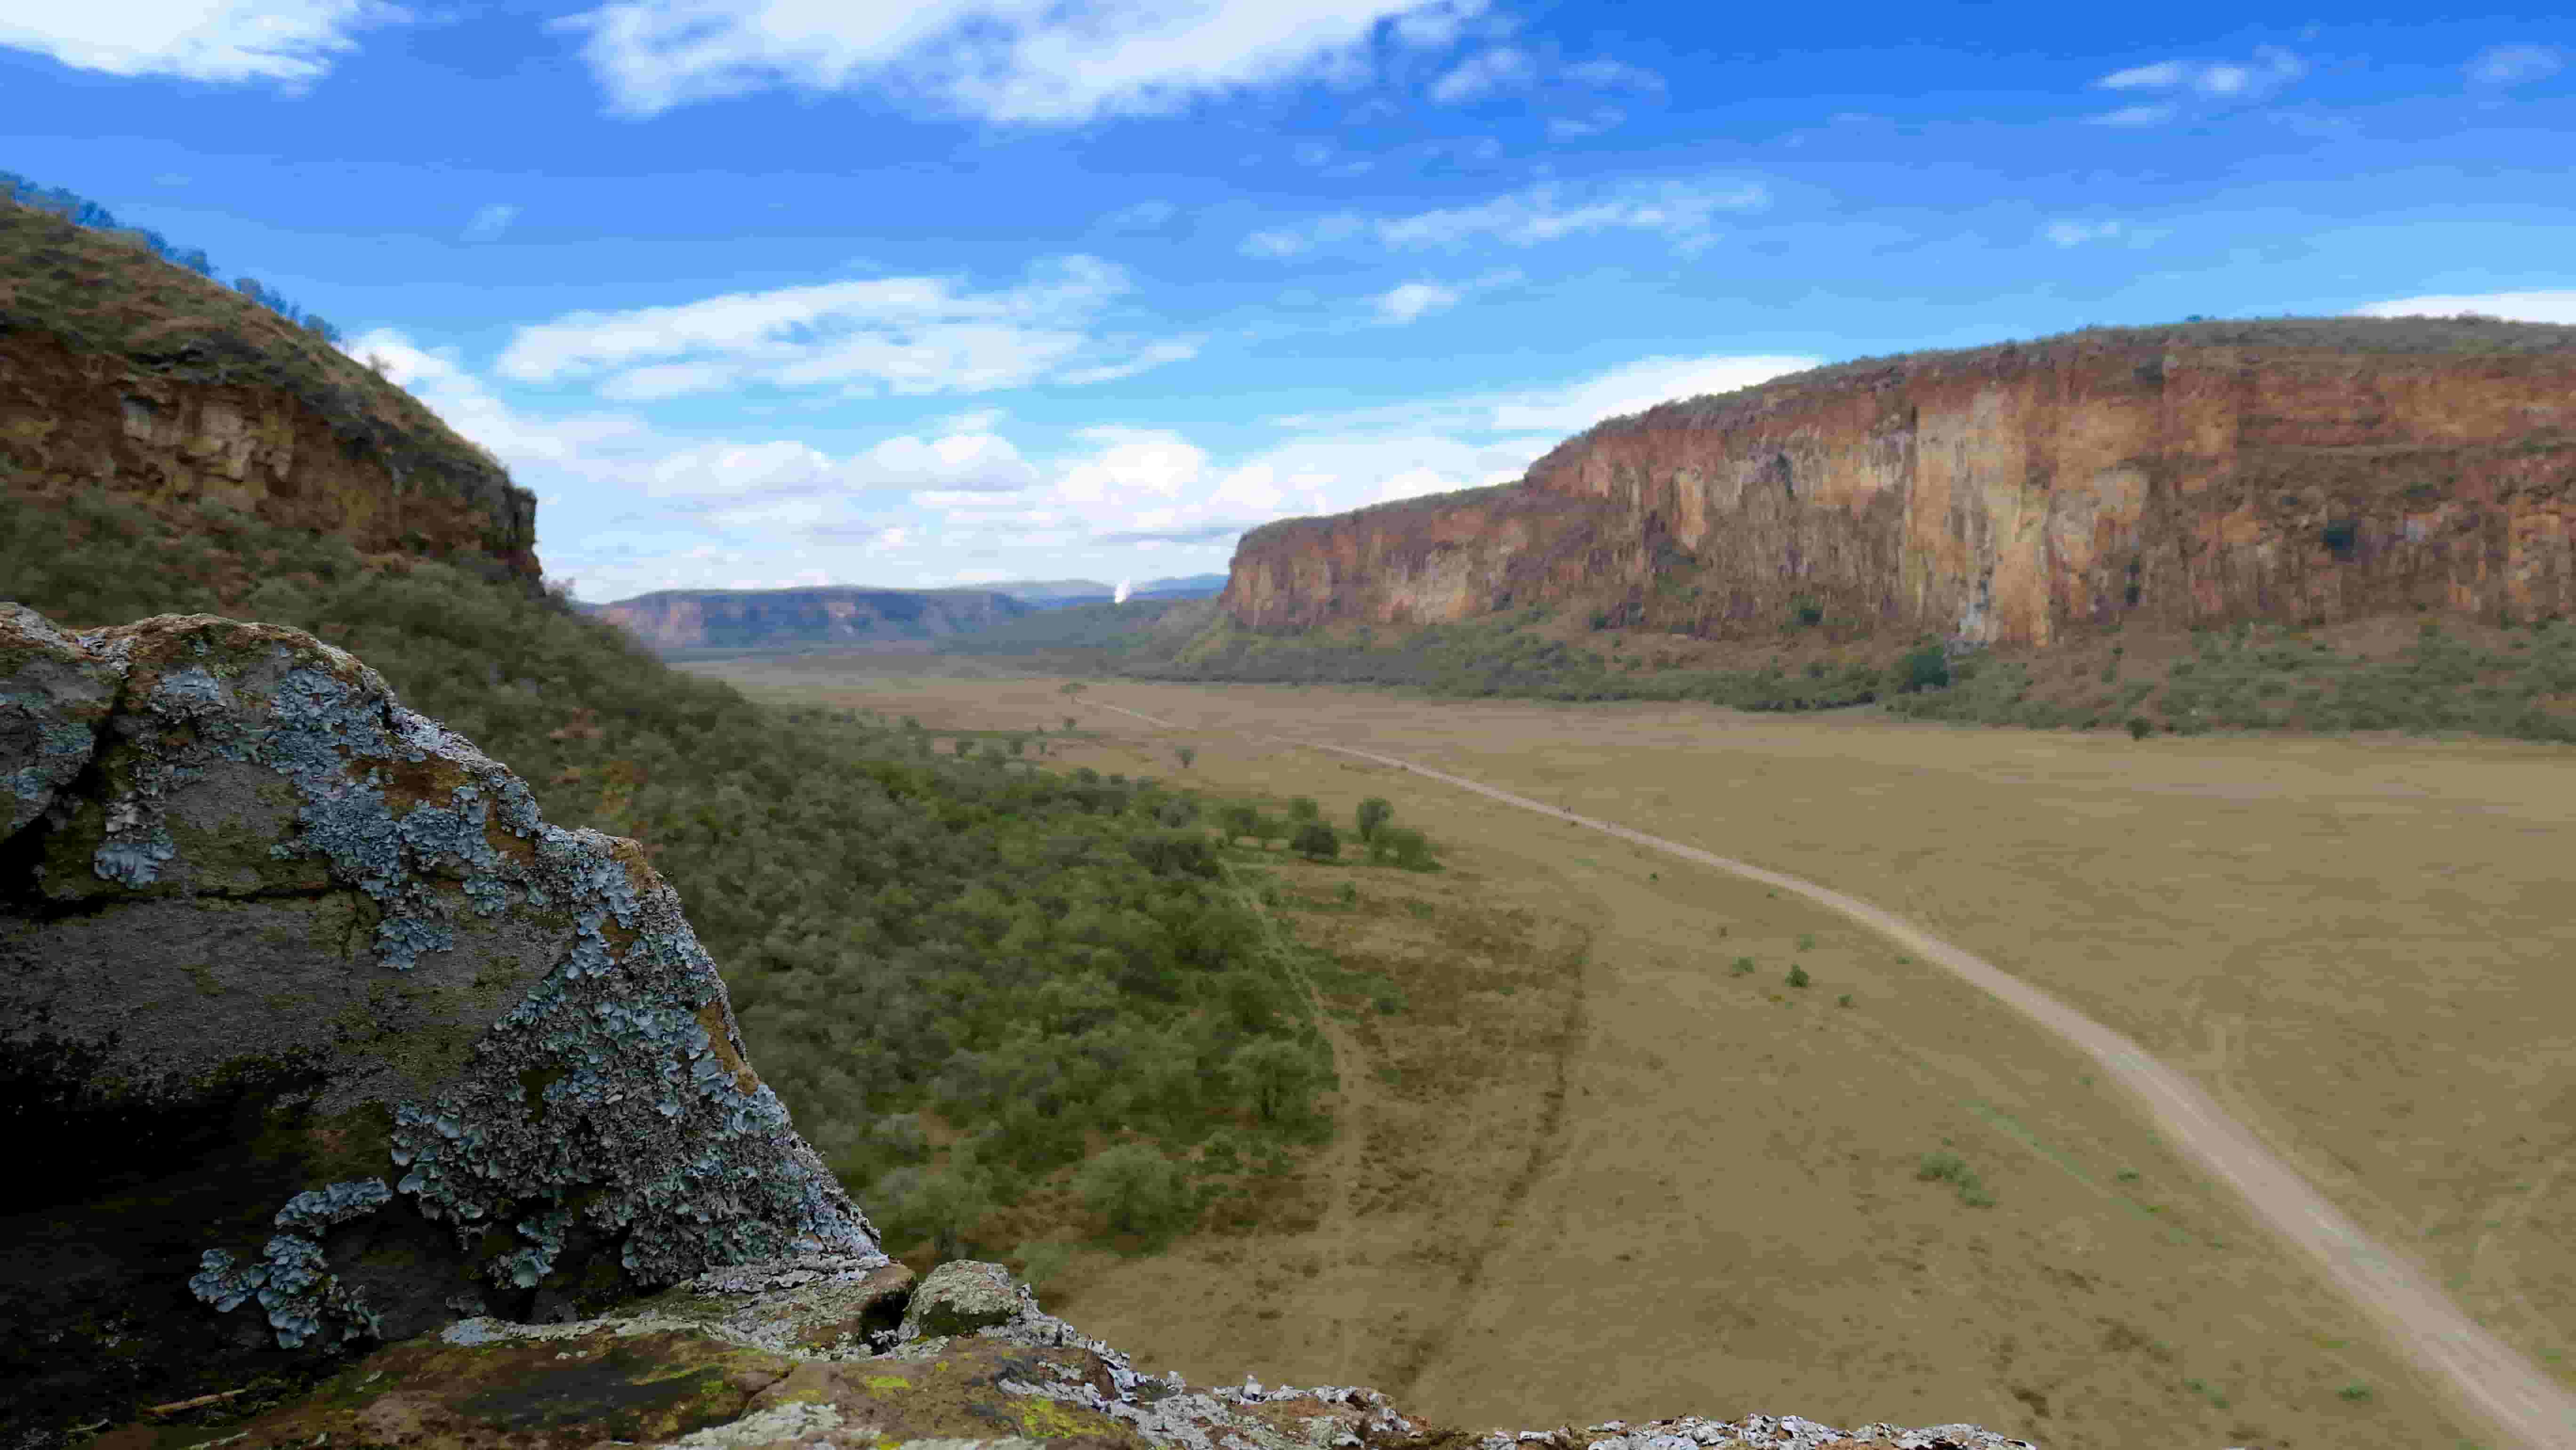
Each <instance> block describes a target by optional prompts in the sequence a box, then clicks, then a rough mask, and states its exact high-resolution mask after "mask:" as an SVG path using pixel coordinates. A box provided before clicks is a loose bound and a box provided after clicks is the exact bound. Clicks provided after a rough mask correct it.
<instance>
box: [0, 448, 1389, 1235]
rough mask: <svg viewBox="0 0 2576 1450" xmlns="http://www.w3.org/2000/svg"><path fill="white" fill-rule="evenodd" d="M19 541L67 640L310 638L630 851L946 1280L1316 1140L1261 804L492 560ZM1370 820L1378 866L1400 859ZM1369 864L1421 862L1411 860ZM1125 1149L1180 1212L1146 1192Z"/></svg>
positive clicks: (1300, 1008)
mask: <svg viewBox="0 0 2576 1450" xmlns="http://www.w3.org/2000/svg"><path fill="white" fill-rule="evenodd" d="M12 519H13V522H18V521H24V522H26V523H29V524H31V525H33V526H32V527H24V528H17V529H12V530H9V531H6V533H5V535H0V580H6V581H8V582H7V585H6V589H7V594H8V597H10V598H13V599H16V600H18V601H19V602H22V603H24V604H26V605H28V606H30V607H32V608H34V609H37V610H39V611H40V612H43V613H44V614H46V615H48V616H49V617H51V618H53V619H55V620H56V621H57V622H59V623H61V624H64V625H67V626H71V627H74V628H88V627H95V626H99V625H105V624H118V623H123V622H126V621H128V620H131V619H135V618H139V617H143V616H147V615H151V614H158V613H167V612H209V613H220V614H226V615H229V616H231V617H233V618H242V619H257V620H263V621H268V622H273V623H278V624H287V625H294V626H297V627H300V628H303V629H307V630H310V631H312V632H314V633H315V634H317V635H319V636H321V637H322V638H324V639H327V640H330V641H331V642H333V643H336V644H339V645H341V646H343V647H344V648H346V649H348V650H350V651H352V652H353V653H355V654H356V655H357V656H358V657H359V658H361V659H363V660H365V661H366V662H367V663H368V664H369V665H371V666H373V667H375V668H376V669H377V670H378V671H380V672H381V673H382V674H383V675H384V676H385V678H386V679H387V680H388V681H389V682H390V683H391V684H392V685H393V687H394V688H395V690H397V691H398V692H399V693H400V694H401V696H402V698H403V700H404V701H405V703H407V704H409V705H411V706H412V707H413V708H415V709H418V710H421V711H422V712H424V713H426V714H429V715H431V716H434V717H436V718H438V719H440V720H442V721H444V722H445V723H446V724H447V725H448V726H450V727H451V728H453V729H455V730H457V731H459V732H460V733H462V734H464V735H465V736H466V737H467V738H469V739H471V740H473V741H474V742H475V743H476V744H477V745H478V746H479V747H481V748H482V749H483V750H484V751H486V752H487V753H489V754H491V755H492V756H493V757H494V758H495V759H498V760H500V761H502V762H504V763H506V764H507V765H508V766H509V767H510V768H511V769H512V770H513V771H515V772H517V773H518V774H519V775H520V777H521V778H523V779H524V780H526V781H527V783H528V785H529V787H530V788H531V789H532V790H533V791H535V793H536V794H537V797H538V799H539V801H540V803H541V805H542V806H543V808H544V810H545V813H546V816H547V818H548V819H549V820H551V821H554V822H556V823H557V824H560V825H564V826H592V827H596V828H598V829H601V830H604V831H608V832H611V833H614V834H618V835H626V836H633V837H636V838H638V839H640V840H642V841H643V842H645V844H646V847H647V849H648V850H649V851H650V852H651V853H652V855H653V859H654V861H655V864H656V865H657V866H658V868H659V869H660V870H661V871H662V872H663V874H664V875H665V876H666V877H667V878H668V879H669V880H670V881H671V882H672V884H673V885H674V886H676V887H677V888H678V889H679V891H680V893H681V895H682V897H683V899H684V900H685V901H686V903H687V907H688V913H689V918H690V921H691V923H692V924H693V925H694V926H695V928H696V930H697V932H698V934H699V936H700V938H701V939H702V940H703V941H704V942H705V944H706V946H707V948H708V950H709V951H710V952H711V953H712V954H713V955H714V957H715V959H716V961H717V963H718V965H719V967H720V969H721V970H722V972H723V974H724V978H725V981H726V983H727V985H728V987H729V989H730V991H731V993H732V996H733V1002H734V1007H735V1010H736V1012H737V1013H738V1014H739V1017H740V1020H741V1023H742V1029H743V1034H744V1037H745V1039H746V1042H747V1045H748V1046H749V1048H750V1050H751V1055H752V1060H753V1062H754V1064H755V1065H756V1066H757V1067H758V1069H759V1071H760V1072H761V1075H762V1076H763V1077H764V1078H765V1079H766V1080H767V1081H769V1082H770V1084H771V1085H772V1086H773V1087H774V1088H775V1089H776V1090H777V1091H778V1093H779V1095H780V1096H781V1098H783V1099H784V1100H785V1101H786V1103H787V1104H788V1106H789V1108H790V1110H791V1111H792V1112H793V1113H794V1114H795V1118H796V1124H797V1127H798V1129H799V1130H800V1131H801V1132H803V1133H804V1134H805V1135H806V1137H807V1138H808V1139H809V1140H810V1141H812V1142H813V1143H814V1144H815V1146H816V1147H817V1148H818V1149H819V1150H821V1151H822V1152H823V1153H824V1154H825V1156H826V1158H827V1160H828V1161H829V1162H830V1163H831V1164H832V1166H833V1167H834V1169H835V1170H836V1171H837V1172H838V1173H839V1174H840V1176H841V1177H842V1179H843V1181H844V1182H845V1183H847V1184H848V1185H849V1186H850V1188H851V1189H852V1190H853V1192H855V1193H857V1194H858V1195H859V1197H860V1199H861V1202H862V1203H864V1204H865V1205H866V1206H867V1207H868V1209H869V1211H870V1213H871V1215H872V1216H874V1217H876V1218H877V1219H878V1220H879V1222H880V1225H881V1226H883V1227H885V1228H887V1229H888V1230H889V1232H890V1234H892V1235H893V1236H894V1238H895V1240H896V1242H897V1244H898V1245H900V1244H902V1243H906V1242H911V1241H913V1240H912V1238H910V1237H907V1236H913V1235H917V1236H927V1237H932V1238H934V1239H939V1240H941V1241H942V1242H943V1244H944V1247H945V1249H946V1250H947V1251H951V1252H953V1251H955V1250H956V1248H957V1246H958V1244H959V1243H960V1242H962V1240H961V1239H960V1237H959V1236H960V1235H963V1234H966V1233H968V1232H970V1231H971V1228H972V1225H973V1223H974V1222H975V1220H976V1219H977V1218H979V1217H981V1215H982V1211H983V1210H984V1209H986V1208H989V1207H991V1206H992V1205H995V1204H1007V1203H1009V1202H1011V1201H1013V1200H1014V1199H1015V1198H1017V1197H1018V1196H1019V1195H1021V1194H1022V1193H1024V1192H1025V1191H1027V1190H1028V1189H1029V1188H1030V1187H1031V1186H1032V1185H1034V1184H1036V1183H1038V1182H1039V1181H1041V1180H1042V1179H1046V1178H1047V1177H1049V1176H1050V1175H1055V1174H1058V1173H1060V1172H1061V1171H1062V1170H1066V1169H1068V1168H1070V1167H1072V1166H1073V1165H1076V1164H1078V1163H1079V1162H1081V1161H1082V1160H1084V1159H1086V1158H1088V1157H1091V1156H1094V1155H1096V1154H1098V1153H1100V1152H1101V1151H1102V1150H1103V1149H1106V1148H1109V1147H1113V1146H1116V1145H1118V1144H1122V1143H1124V1144H1129V1145H1133V1151H1128V1152H1126V1153H1125V1156H1124V1157H1122V1158H1120V1159H1119V1160H1118V1161H1119V1162H1120V1163H1122V1164H1128V1165H1129V1167H1126V1168H1120V1169H1118V1170H1116V1172H1118V1173H1124V1174H1128V1175H1129V1177H1128V1178H1121V1179H1119V1180H1118V1182H1120V1183H1122V1184H1127V1185H1128V1186H1125V1187H1119V1188H1116V1189H1114V1190H1113V1189H1111V1188H1100V1189H1099V1191H1098V1193H1097V1194H1094V1193H1093V1190H1092V1189H1091V1188H1084V1189H1082V1193H1083V1195H1085V1198H1084V1201H1086V1202H1089V1201H1091V1200H1092V1199H1093V1198H1095V1197H1096V1198H1097V1199H1098V1201H1099V1202H1101V1203H1104V1204H1108V1205H1110V1206H1111V1207H1110V1208H1109V1209H1104V1210H1103V1212H1104V1213H1106V1214H1107V1215H1108V1216H1109V1217H1112V1218H1116V1219H1118V1220H1119V1221H1121V1222H1127V1223H1134V1222H1138V1221H1139V1216H1140V1215H1141V1216H1142V1218H1143V1219H1149V1220H1153V1221H1155V1222H1157V1223H1162V1224H1164V1226H1166V1227H1169V1226H1172V1225H1173V1224H1176V1223H1178V1222H1181V1221H1183V1220H1180V1219H1175V1218H1173V1215H1174V1214H1176V1213H1178V1212H1179V1210H1177V1209H1175V1208H1173V1206H1172V1205H1173V1204H1175V1203H1184V1204H1185V1205H1186V1206H1188V1207H1189V1208H1191V1209H1192V1211H1195V1208H1196V1207H1197V1205H1199V1204H1201V1203H1203V1202H1205V1201H1206V1200H1207V1199H1208V1197H1209V1196H1211V1195H1212V1194H1214V1193H1217V1192H1222V1191H1225V1189H1226V1187H1227V1180H1228V1177H1229V1175H1234V1174H1241V1173H1249V1172H1258V1171H1262V1170H1263V1169H1265V1168H1267V1169H1271V1170H1277V1169H1279V1168H1282V1167H1284V1166H1285V1165H1286V1162H1287V1155H1288V1154H1290V1153H1291V1151H1292V1150H1293V1149H1294V1148H1295V1147H1296V1146H1297V1145H1299V1144H1303V1143H1311V1142H1314V1141H1318V1140H1319V1139H1320V1138H1322V1137H1324V1136H1326V1135H1328V1134H1329V1132H1330V1123H1329V1121H1328V1120H1327V1119H1326V1118H1324V1117H1323V1116H1322V1115H1321V1114H1320V1113H1319V1112H1318V1110H1317V1104H1318V1098H1319V1095H1320V1094H1321V1093H1323V1092H1325V1091H1327V1090H1329V1089H1330V1088H1331V1087H1332V1086H1333V1084H1334V1082H1335V1078H1334V1076H1333V1067H1332V1061H1331V1054H1330V1051H1329V1048H1328V1046H1327V1044H1326V1043H1325V1041H1324V1039H1323V1037H1322V1036H1321V1034H1320V1033H1319V1032H1317V1030H1316V1029H1315V1026H1314V1023H1313V1021H1312V1016H1311V1003H1310V1000H1309V997H1308V994H1307V992H1306V991H1305V989H1304V986H1303V982H1304V976H1303V974H1304V972H1305V971H1306V970H1307V968H1308V967H1310V966H1312V965H1314V963H1315V959H1316V954H1315V953H1313V952H1312V951H1311V950H1310V949H1308V948H1306V947H1303V946H1300V945H1299V944H1297V943H1296V942H1295V941H1294V939H1293V936H1291V935H1290V934H1289V932H1288V930H1287V928H1286V927H1285V926H1284V924H1283V923H1281V922H1278V921H1273V920H1269V919H1268V918H1267V914H1266V913H1265V911H1264V909H1263V905H1262V902H1261V900H1260V897H1259V894H1258V893H1257V892H1255V891H1253V890H1251V889H1248V888H1247V887H1246V886H1245V885H1243V884H1242V883H1241V882H1239V881H1238V880H1237V879H1236V877H1235V871H1234V868H1233V867H1232V866H1231V865H1230V864H1229V861H1228V854H1227V848H1225V847H1224V846H1223V844H1222V842H1221V841H1220V839H1219V836H1218V833H1217V830H1216V829H1215V828H1212V826H1211V825H1210V824H1209V823H1208V822H1209V820H1210V818H1212V817H1214V816H1217V815H1223V816H1225V817H1227V818H1229V819H1232V818H1234V817H1236V816H1237V815H1238V814H1239V813H1240V811H1242V810H1244V809H1249V810H1250V811H1251V813H1252V814H1253V815H1254V816H1256V817H1261V818H1263V819H1264V820H1267V818H1268V813H1267V812H1266V810H1265V809H1263V808H1262V807H1260V806H1257V805H1238V804H1233V803H1223V802H1209V801H1205V800H1203V799H1202V798H1201V797H1200V796H1198V795H1196V794H1194V793H1191V792H1185V791H1178V790H1174V789H1171V788H1168V787H1166V786H1165V785H1163V784H1161V783H1160V782H1157V781H1154V780H1149V779H1138V780H1129V779H1126V778H1124V777H1122V776H1117V775H1112V776H1109V777H1107V778H1105V779H1104V778H1103V777H1101V776H1100V775H1099V774H1098V773H1097V772H1094V771H1091V770H1087V769H1086V770H1080V771H1075V772H1071V773H1068V774H1061V775H1059V774H1054V773H1050V772H1047V771H1044V770H1041V769H1039V768H1038V767H1037V766H1036V765H1035V763H1034V762H1031V761H1029V760H1027V759H1025V758H1016V757H1013V756H1012V755H1010V754H1008V753H1007V752H1005V751H1003V750H1002V749H1000V748H998V745H997V744H995V745H992V746H991V747H990V748H986V749H982V750H979V751H976V752H974V753H972V754H951V753H944V752H941V751H940V750H938V748H937V741H936V739H935V737H934V736H933V735H932V734H931V733H930V732H927V731H923V730H920V729H918V728H906V727H905V725H904V724H903V723H901V722H894V721H888V720H884V719H880V718H876V717H874V716H868V717H858V716H853V715H849V714H839V713H836V714H827V713H824V712H821V711H803V712H788V711H781V710H777V709H774V708H769V707H764V706H760V705H757V704H755V703H753V702H751V701H749V700H747V699H746V698H745V697H743V696H742V695H741V694H740V693H739V692H737V691H735V690H733V689H732V688H730V687H729V686H726V685H723V684H720V683H717V682H713V681H709V680H705V679H701V678H699V677H696V676H693V675H688V674H683V673H680V672H677V671H674V670H672V669H670V668H668V667H666V666H665V665H663V664H661V663H659V662H658V661H656V660H655V659H653V658H652V657H651V656H650V655H649V654H648V653H646V652H645V651H644V650H643V649H642V648H641V647H640V646H639V645H637V644H636V643H634V642H633V641H632V640H631V638H629V637H628V636H626V635H625V634H623V633H622V632H620V631H618V630H617V629H615V628H614V627H612V626H609V625H605V624H602V623H599V622H597V621H595V620H593V619H590V618H588V617H586V616H583V615H581V614H578V613H576V612H575V611H574V610H573V609H572V608H571V607H570V605H569V603H568V602H567V601H565V600H564V599H562V598H560V597H550V598H532V597H531V596H530V594H529V592H528V591H527V590H526V589H525V588H524V586H522V585H519V584H518V583H516V582H515V581H513V580H511V579H510V578H509V577H508V576H507V574H506V573H505V572H503V571H501V569H500V567H499V566H498V565H492V566H490V567H489V569H487V570H485V571H484V572H483V573H482V574H478V573H476V572H473V571H472V570H469V569H467V568H461V567H456V566H451V565H448V564H445V563H439V562H435V561H402V562H398V563H397V564H396V565H394V566H393V567H390V568H386V567H377V566H374V565H370V564H368V563H367V562H365V561H363V560H361V559H360V558H359V556H358V555H357V554H356V552H355V551H354V550H353V549H351V548H350V546H349V545H348V544H347V543H346V542H345V541H343V540H341V539H338V538H336V537H329V536H319V535H313V534H308V533H304V532H302V531H297V530H286V529H279V528H275V527H273V526H270V525H267V524H264V523H262V522H260V521H258V520H257V519H254V518H252V517H250V516H249V515H246V514H243V513H239V512H236V511H233V510H230V509H226V508H223V507H221V506H211V505H210V506H206V507H204V508H201V509H199V510H196V511H195V512H194V513H193V514H191V515H189V516H187V517H185V518H184V519H179V520H175V521H174V520H169V519H164V518H162V517H160V516H156V515H155V514H153V513H151V512H148V511H146V510H144V509H143V508H141V507H139V506H137V505H135V504H133V503H131V502H128V501H126V500H123V499H120V498H116V497H112V496H106V495H98V494H92V495H85V496H82V497H80V498H79V499H77V500H75V501H74V502H73V503H72V504H71V506H70V507H68V508H66V509H61V510H52V509H48V510H34V509H21V510H17V511H14V512H13V513H12ZM476 567H478V568H480V567H481V565H480V564H479V563H478V564H477V566H476ZM961 743H962V742H961ZM1379 819H1380V822H1381V824H1380V825H1379V827H1378V829H1377V830H1376V832H1375V835H1376V839H1377V840H1378V841H1379V842H1385V841H1386V840H1387V839H1388V838H1389V837H1390V836H1400V835H1401V834H1403V833H1401V832H1400V831H1397V830H1396V829H1395V828H1392V827H1388V826H1385V825H1384V824H1383V820H1384V817H1383V816H1382V815H1381V817H1380V818H1379ZM1316 824H1321V823H1320V821H1318V822H1316ZM1326 829H1329V827H1327V828H1326ZM1242 834H1247V835H1251V834H1257V833H1255V832H1244V833H1242ZM1278 834H1280V833H1279V832H1276V831H1273V832H1272V834H1271V837H1270V839H1276V837H1277V835H1278ZM1414 834H1415V836H1416V837H1417V840H1418V834H1419V833H1414ZM1382 858H1383V859H1385V860H1386V861H1388V862H1389V863H1391V864H1398V865H1405V864H1410V865H1415V866H1418V867H1425V868H1428V867H1432V866H1435V865H1436V862H1434V861H1433V860H1431V858H1430V854H1429V852H1428V849H1427V847H1426V846H1422V845H1417V846H1416V847H1415V848H1414V850H1413V852H1412V854H1411V855H1410V856H1407V855H1406V854H1405V853H1404V852H1403V851H1401V850H1398V849H1395V848H1389V849H1387V850H1386V851H1385V852H1384V853H1383V857H1382ZM1140 1152H1141V1153H1147V1154H1152V1155H1154V1156H1156V1157H1157V1158H1158V1159H1159V1160H1161V1161H1165V1162H1167V1163H1168V1164H1169V1165H1170V1172H1171V1173H1172V1174H1173V1175H1176V1176H1177V1177H1178V1178H1180V1179H1181V1180H1184V1181H1186V1183H1187V1184H1188V1185H1189V1187H1190V1191H1189V1193H1188V1194H1187V1195H1186V1196H1185V1197H1184V1198H1182V1199H1174V1198H1172V1197H1170V1196H1169V1195H1167V1194H1163V1193H1162V1190H1161V1189H1160V1188H1158V1187H1156V1186H1155V1184H1156V1183H1158V1182H1160V1180H1159V1179H1156V1178H1154V1177H1153V1175H1152V1173H1150V1172H1149V1173H1146V1174H1145V1175H1144V1176H1143V1177H1141V1178H1139V1177H1137V1176H1136V1173H1135V1170H1134V1169H1133V1164H1134V1163H1136V1162H1139V1161H1141V1160H1139V1159H1138V1158H1137V1156H1136V1155H1137V1153H1140ZM1110 1172H1111V1170H1107V1169H1103V1170H1098V1173H1095V1175H1094V1177H1093V1179H1090V1180H1083V1181H1084V1182H1089V1183H1095V1184H1096V1183H1099V1182H1105V1181H1107V1180H1105V1179H1101V1178H1100V1177H1099V1174H1105V1173H1110ZM1130 1179H1134V1180H1135V1182H1133V1183H1131V1182H1130V1181H1129V1180H1130ZM1135 1183H1142V1184H1143V1185H1144V1186H1142V1187H1137V1186H1135ZM1238 1186H1239V1185H1238ZM1158 1195H1161V1196H1158ZM979 1206H980V1207H979ZM1157 1215H1160V1216H1161V1217H1159V1218H1157Z"/></svg>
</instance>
